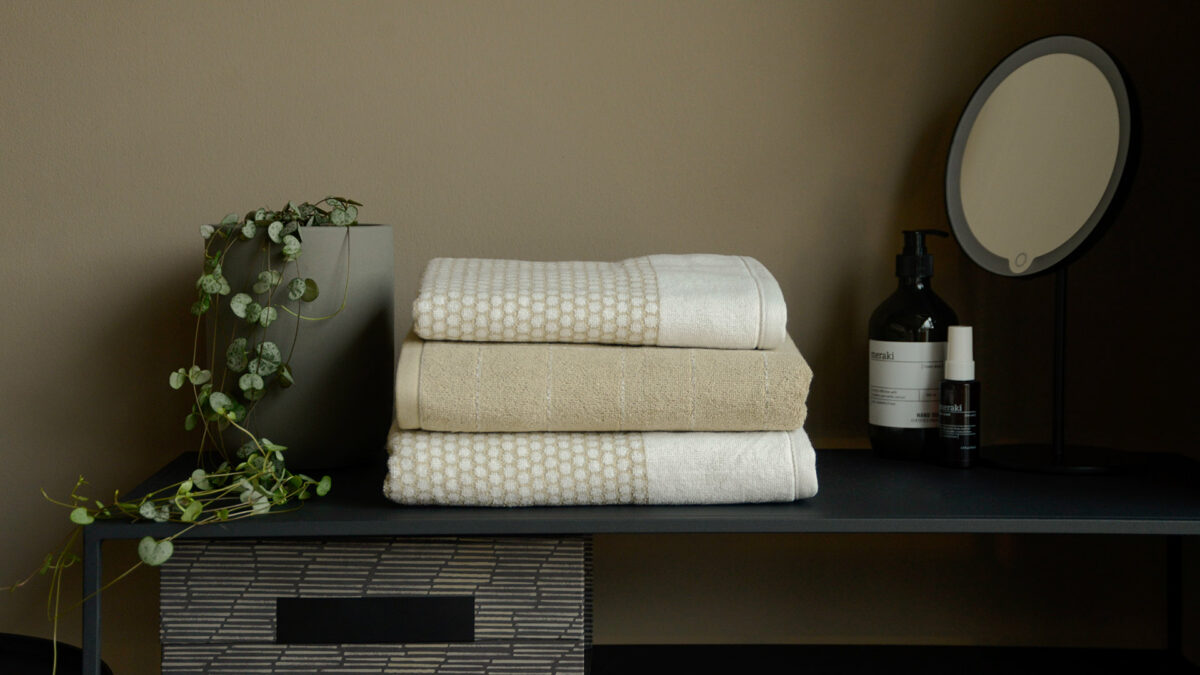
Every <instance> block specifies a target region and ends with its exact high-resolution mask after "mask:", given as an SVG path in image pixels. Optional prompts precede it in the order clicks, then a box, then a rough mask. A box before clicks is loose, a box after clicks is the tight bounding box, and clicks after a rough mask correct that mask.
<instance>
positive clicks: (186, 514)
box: [179, 500, 204, 523]
mask: <svg viewBox="0 0 1200 675" xmlns="http://www.w3.org/2000/svg"><path fill="white" fill-rule="evenodd" d="M203 510H204V504H202V503H200V500H196V501H194V502H192V503H191V504H188V505H187V508H185V509H184V510H183V514H182V515H180V516H179V519H180V520H182V521H183V522H185V523H191V522H194V521H195V520H196V518H197V517H198V516H199V515H200V512H201V511H203Z"/></svg>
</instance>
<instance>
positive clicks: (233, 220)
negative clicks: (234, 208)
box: [221, 213, 238, 226]
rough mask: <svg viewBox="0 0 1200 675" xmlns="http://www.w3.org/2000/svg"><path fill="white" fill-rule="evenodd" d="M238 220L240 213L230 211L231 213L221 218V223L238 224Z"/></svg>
mask: <svg viewBox="0 0 1200 675" xmlns="http://www.w3.org/2000/svg"><path fill="white" fill-rule="evenodd" d="M237 221H238V214H236V213H229V214H226V215H225V217H224V218H222V219H221V225H222V226H224V225H236V224H237Z"/></svg>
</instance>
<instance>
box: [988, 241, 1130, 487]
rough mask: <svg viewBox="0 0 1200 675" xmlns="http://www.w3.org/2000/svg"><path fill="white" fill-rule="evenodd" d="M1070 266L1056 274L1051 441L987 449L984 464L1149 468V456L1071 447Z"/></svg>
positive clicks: (1079, 469) (1053, 469)
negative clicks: (1068, 410) (1068, 418)
mask: <svg viewBox="0 0 1200 675" xmlns="http://www.w3.org/2000/svg"><path fill="white" fill-rule="evenodd" d="M1066 376H1067V265H1066V264H1062V265H1059V266H1058V268H1057V269H1056V270H1055V272H1054V369H1053V378H1054V388H1053V400H1052V418H1051V421H1052V426H1051V436H1050V438H1051V440H1050V443H1049V444H1046V443H1021V444H1013V445H993V446H984V447H982V448H980V449H979V454H980V461H981V462H982V463H984V464H987V465H990V466H994V467H998V468H1001V469H1009V470H1013V471H1028V472H1036V473H1059V474H1063V473H1070V474H1080V473H1084V474H1097V473H1101V474H1102V473H1124V472H1128V471H1133V470H1135V469H1137V468H1139V467H1142V466H1144V465H1145V463H1146V461H1145V456H1144V455H1141V454H1139V453H1131V452H1124V451H1121V450H1114V449H1112V448H1102V447H1096V446H1090V445H1067V443H1066V402H1067V382H1066V380H1067V377H1066Z"/></svg>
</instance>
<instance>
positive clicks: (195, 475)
mask: <svg viewBox="0 0 1200 675" xmlns="http://www.w3.org/2000/svg"><path fill="white" fill-rule="evenodd" d="M192 483H194V484H195V485H196V487H197V488H200V489H201V490H211V489H212V484H211V483H209V482H208V473H207V472H205V471H204V469H196V470H195V471H193V472H192Z"/></svg>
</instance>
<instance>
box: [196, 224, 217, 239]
mask: <svg viewBox="0 0 1200 675" xmlns="http://www.w3.org/2000/svg"><path fill="white" fill-rule="evenodd" d="M216 231H217V228H215V227H213V226H212V225H201V226H200V236H201V237H204V238H205V239H208V238H210V237H212V236H213V233H214V232H216Z"/></svg>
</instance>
